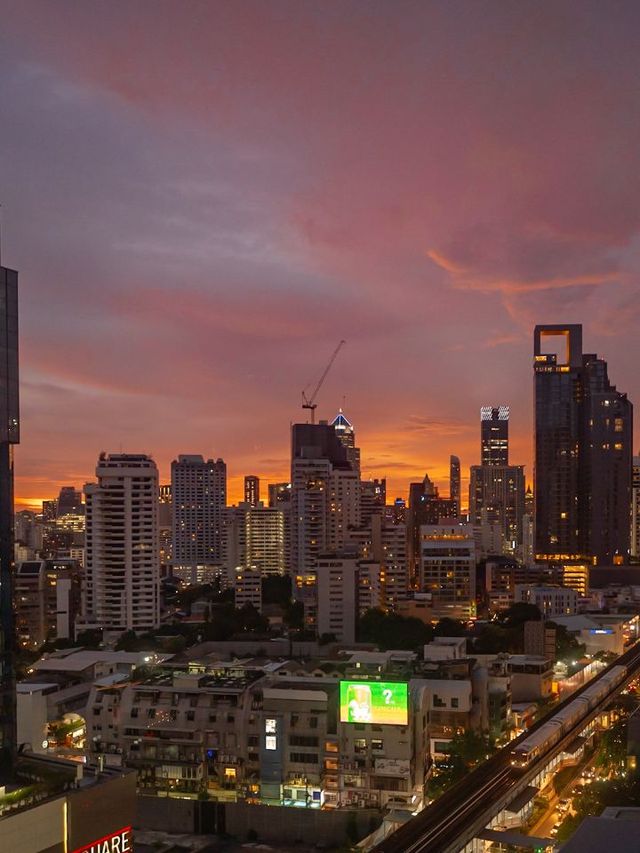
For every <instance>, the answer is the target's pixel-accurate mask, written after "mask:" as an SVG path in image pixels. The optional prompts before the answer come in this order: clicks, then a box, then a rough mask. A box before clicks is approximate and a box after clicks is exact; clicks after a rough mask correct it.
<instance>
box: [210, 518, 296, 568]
mask: <svg viewBox="0 0 640 853" xmlns="http://www.w3.org/2000/svg"><path fill="white" fill-rule="evenodd" d="M223 553H224V566H225V571H226V573H227V577H228V578H233V574H234V572H236V571H238V570H239V569H243V570H253V571H257V572H259V573H260V575H283V574H284V573H285V571H286V562H285V515H284V512H283V511H282V510H281V509H278V508H276V507H266V506H264V504H262V503H258V504H257V505H256V506H252V505H250V504H249V503H241V504H239V505H238V506H233V507H227V508H226V509H225V510H224V512H223Z"/></svg>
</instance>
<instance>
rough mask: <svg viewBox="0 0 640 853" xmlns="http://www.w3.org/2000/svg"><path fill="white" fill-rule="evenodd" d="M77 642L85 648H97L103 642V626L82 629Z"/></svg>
mask: <svg viewBox="0 0 640 853" xmlns="http://www.w3.org/2000/svg"><path fill="white" fill-rule="evenodd" d="M76 643H77V644H78V645H79V646H84V648H85V649H97V648H99V647H100V645H101V644H102V628H89V629H87V630H86V631H80V633H79V634H78V636H77V637H76Z"/></svg>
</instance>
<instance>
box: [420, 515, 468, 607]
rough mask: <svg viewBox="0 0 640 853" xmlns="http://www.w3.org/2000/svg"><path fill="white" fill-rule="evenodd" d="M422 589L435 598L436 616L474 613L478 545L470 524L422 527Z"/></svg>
mask: <svg viewBox="0 0 640 853" xmlns="http://www.w3.org/2000/svg"><path fill="white" fill-rule="evenodd" d="M420 589H421V591H422V592H428V593H431V595H432V600H433V618H435V619H442V618H443V617H445V616H449V617H451V618H453V619H469V618H471V617H472V616H475V604H476V548H475V542H474V537H473V531H472V530H471V529H470V526H469V525H466V524H454V525H433V524H425V525H423V526H422V527H421V528H420Z"/></svg>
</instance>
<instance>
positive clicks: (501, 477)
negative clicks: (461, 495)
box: [469, 465, 524, 554]
mask: <svg viewBox="0 0 640 853" xmlns="http://www.w3.org/2000/svg"><path fill="white" fill-rule="evenodd" d="M483 511H484V512H483ZM523 515H524V466H523V465H472V466H471V478H470V481H469V520H470V521H471V522H472V523H473V524H481V523H483V520H485V521H486V522H488V523H489V524H498V525H499V526H500V529H501V531H502V540H503V542H502V551H503V552H504V553H507V554H513V553H516V552H518V551H519V549H520V547H521V545H522V518H523Z"/></svg>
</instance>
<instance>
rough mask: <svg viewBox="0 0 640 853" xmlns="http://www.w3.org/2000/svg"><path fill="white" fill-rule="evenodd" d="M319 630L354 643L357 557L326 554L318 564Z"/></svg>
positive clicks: (356, 612) (356, 618)
mask: <svg viewBox="0 0 640 853" xmlns="http://www.w3.org/2000/svg"><path fill="white" fill-rule="evenodd" d="M316 571H317V587H316V592H317V602H318V612H317V630H318V634H319V635H320V636H322V634H333V635H334V636H335V637H336V639H337V640H338V641H339V642H341V643H353V642H355V639H356V625H357V621H358V557H357V555H355V554H354V555H339V554H326V555H320V556H319V557H318V560H317V569H316Z"/></svg>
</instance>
